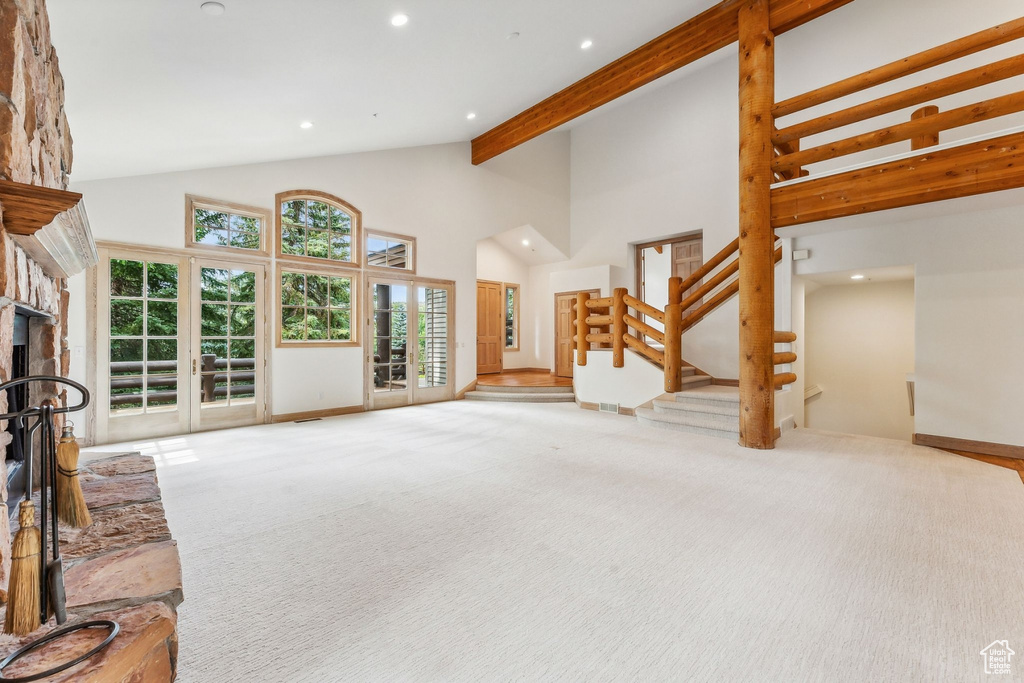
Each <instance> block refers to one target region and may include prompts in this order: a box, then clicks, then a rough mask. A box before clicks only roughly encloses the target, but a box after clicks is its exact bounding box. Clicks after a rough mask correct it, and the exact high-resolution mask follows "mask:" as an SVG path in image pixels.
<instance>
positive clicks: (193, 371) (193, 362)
mask: <svg viewBox="0 0 1024 683" xmlns="http://www.w3.org/2000/svg"><path fill="white" fill-rule="evenodd" d="M192 374H193V375H194V374H196V359H195V358H193V359H192Z"/></svg>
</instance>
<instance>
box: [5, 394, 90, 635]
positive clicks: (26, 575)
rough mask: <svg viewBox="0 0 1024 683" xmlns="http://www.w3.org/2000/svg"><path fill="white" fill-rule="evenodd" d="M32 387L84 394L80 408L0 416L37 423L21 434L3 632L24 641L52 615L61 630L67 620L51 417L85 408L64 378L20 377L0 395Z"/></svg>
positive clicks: (86, 399) (31, 410)
mask: <svg viewBox="0 0 1024 683" xmlns="http://www.w3.org/2000/svg"><path fill="white" fill-rule="evenodd" d="M30 382H46V383H51V384H54V383H55V384H66V385H68V386H71V387H73V388H74V389H76V390H78V391H79V392H80V393H81V394H82V402H81V403H80V404H79V405H77V406H71V407H55V406H54V405H53V404H52V403H51V402H49V401H47V402H44V403H43V405H40V406H32V407H28V408H25V409H24V410H21V411H19V412H17V413H8V414H5V415H0V420H15V421H17V422H18V424H19V425H21V426H23V427H24V426H25V421H26V420H27V419H29V418H36V419H35V421H34V423H32V424H30V425H29V426H27V428H25V430H24V434H25V438H26V442H25V453H26V459H25V460H26V463H25V475H26V487H25V488H26V493H25V500H23V501H21V503H20V505H19V509H18V518H19V522H20V527H21V528H20V529H18V533H17V534H16V535H15V537H14V542H13V543H12V546H11V560H12V561H11V579H10V584H9V588H8V595H7V614H6V617H5V619H4V632H5V633H13V634H15V635H25V634H26V633H31V632H32V631H34V630H36V629H37V628H39V626H40V624H41V623H43V622H45V621H46V620H47V619H48V617H49V615H50V613H51V612H52V613H53V614H54V615H55V616H56V619H57V623H58V624H61V623H64V621H65V620H66V618H67V615H66V611H65V605H64V579H63V567H62V564H61V558H60V537H59V535H58V526H57V511H58V501H57V496H56V491H57V484H56V479H57V471H58V467H57V465H58V463H57V447H56V434H55V431H56V430H55V426H54V415H57V414H65V413H71V412H75V411H78V410H81V409H83V408H85V407H86V406H87V405H88V404H89V391H88V390H87V389H86V388H85V387H83V386H82V385H81V384H78V383H77V382H73V381H71V380H68V379H65V378H63V377H51V376H37V377H22V378H20V379H16V380H13V381H10V382H5V383H3V384H0V391H3V390H4V389H8V388H11V387H15V386H18V385H21V384H27V383H30ZM37 431H39V432H40V442H41V444H42V448H41V453H40V459H39V464H40V468H41V469H40V473H41V474H42V478H41V481H40V490H39V497H40V512H41V519H40V528H39V529H37V528H36V526H35V521H36V520H35V504H34V503H33V502H32V489H33V484H34V480H33V472H32V468H33V465H34V462H33V460H34V455H35V454H34V453H33V450H34V444H33V441H34V437H35V433H36V432H37ZM48 536H49V540H50V541H51V543H52V551H53V552H52V554H53V559H52V560H49V561H48V555H50V552H49V551H50V548H48V547H47V546H48V543H47V540H48V538H47V537H48Z"/></svg>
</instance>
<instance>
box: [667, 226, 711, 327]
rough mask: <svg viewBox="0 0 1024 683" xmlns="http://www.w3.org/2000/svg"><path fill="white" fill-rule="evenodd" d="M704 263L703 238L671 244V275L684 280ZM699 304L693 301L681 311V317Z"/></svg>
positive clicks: (689, 293)
mask: <svg viewBox="0 0 1024 683" xmlns="http://www.w3.org/2000/svg"><path fill="white" fill-rule="evenodd" d="M702 265H704V239H703V238H701V237H697V238H695V239H689V240H686V241H684V242H674V243H673V244H672V276H673V277H681V278H683V279H684V280H685V279H686V278H688V277H690V276H691V275H692V274H694V273H695V272H697V271H698V270H700V267H701V266H702ZM700 284H701V283H699V282H698V283H697V284H695V285H694V286H693V287H690V289H688V290H686V291H685V292H683V298H684V299H685V298H686V297H688V296H690V295H691V294H693V293H694V292H695V291H697V288H698V287H699V286H700ZM699 306H700V302H699V301H698V302H695V303H694V304H693V305H692V306H690V307H689V308H688V309H686V310H685V311H683V317H684V318H685V317H686V314H687V313H690V312H692V311H695V310H696V309H697V308H698V307H699Z"/></svg>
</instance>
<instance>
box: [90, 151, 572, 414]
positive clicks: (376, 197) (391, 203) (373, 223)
mask: <svg viewBox="0 0 1024 683" xmlns="http://www.w3.org/2000/svg"><path fill="white" fill-rule="evenodd" d="M469 159H470V146H469V143H457V144H450V145H436V146H430V147H419V148H412V149H399V150H389V151H381V152H372V153H364V154H350V155H342V156H333V157H321V158H315V159H300V160H293V161H283V162H273V163H266V164H253V165H246V166H237V167H230V168H217V169H205V170H197V171H190V172H182V173H168V174H159V175H149V176H139V177H133V178H119V179H111V180H99V181H93V182H85V183H78V184H74V183H73V184H72V187H73V189H75V190H76V191H78V192H82V193H83V194H84V195H85V201H86V204H87V206H88V209H89V216H90V220H91V224H92V229H93V233H94V234H95V236H96V238H97V239H98V240H109V241H119V242H127V243H132V244H142V245H152V246H163V247H173V248H182V247H184V235H185V228H184V226H185V215H184V207H185V195H186V194H188V193H191V194H198V195H202V196H206V197H213V198H217V199H224V200H228V201H232V202H238V203H242V204H249V205H254V206H261V207H265V208H267V209H268V210H273V207H274V195H275V194H276V193H277V192H281V191H284V190H289V189H299V188H303V189H317V190H323V191H325V192H329V193H331V194H334V195H337V196H339V197H342V198H343V199H345V200H346V201H349V202H350V203H351V204H353V205H354V206H355V207H356V208H358V209H360V210H361V211H362V213H363V225H364V226H365V227H367V228H371V229H373V228H376V229H378V230H386V231H393V232H398V233H402V234H407V235H413V236H415V237H416V238H417V248H418V249H419V255H418V258H417V273H418V274H419V275H422V276H427V277H435V278H444V279H450V280H455V282H456V342H457V346H458V348H457V349H456V368H455V382H456V389H461V388H463V387H464V386H466V385H467V384H469V383H470V382H471V381H472V380H473V379H474V378H475V376H476V357H475V356H476V344H475V341H474V340H475V338H476V304H475V301H476V277H477V272H476V244H477V242H478V241H479V240H480V239H482V238H485V237H487V236H489V235H493V234H496V233H498V232H502V231H505V230H508V229H510V228H514V227H518V226H521V225H523V224H527V223H528V224H530V225H532V226H534V227H535V228H536V229H537V230H538V231H540V232H541V233H542V234H543V235H544V236H545V238H546V239H549V241H552V242H553V243H556V244H557V243H562V244H564V243H565V242H567V236H568V134H555V135H550V136H544V137H543V138H540V139H538V140H534V141H532V142H531V143H529V144H527V145H524V146H523V147H521V148H518V149H516V150H513V151H512V152H511V153H509V154H507V155H503V156H502V157H500V158H498V159H496V160H494V161H492V162H489V163H488V164H487V165H484V166H473V165H471V164H470V161H469ZM70 286H71V289H72V299H71V300H72V302H73V310H72V312H71V315H72V324H71V330H72V335H73V337H74V338H73V339H72V340H71V345H72V346H73V347H80V348H84V347H86V345H87V343H86V342H87V340H86V338H85V336H86V333H85V330H86V325H85V308H84V306H85V298H86V297H85V278H84V276H78V277H76V278H73V279H72V281H71V283H70ZM84 373H85V370H84V357H79V356H75V357H74V358H73V361H72V374H73V375H74V376H76V377H79V378H83V379H84ZM271 373H272V387H273V389H272V400H273V404H272V409H273V412H274V413H275V414H283V413H292V412H300V411H308V410H320V409H329V408H335V407H341V406H351V405H361V404H362V403H363V396H362V353H361V351H360V349H331V348H316V349H272V356H271ZM318 394H322V396H323V398H322V399H318V398H317V396H318Z"/></svg>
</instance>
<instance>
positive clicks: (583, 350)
mask: <svg viewBox="0 0 1024 683" xmlns="http://www.w3.org/2000/svg"><path fill="white" fill-rule="evenodd" d="M588 301H590V292H580V293H579V294H577V295H576V365H586V364H587V349H589V348H590V342H588V341H587V335H588V334H590V326H589V325H587V316H588V315H590V311H589V309H587V302H588Z"/></svg>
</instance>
